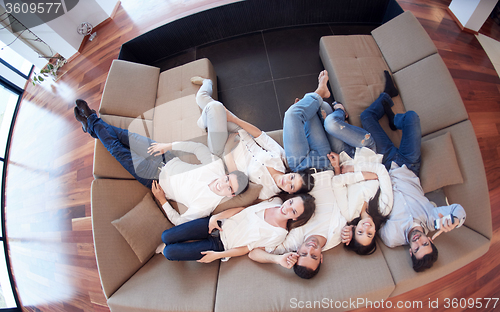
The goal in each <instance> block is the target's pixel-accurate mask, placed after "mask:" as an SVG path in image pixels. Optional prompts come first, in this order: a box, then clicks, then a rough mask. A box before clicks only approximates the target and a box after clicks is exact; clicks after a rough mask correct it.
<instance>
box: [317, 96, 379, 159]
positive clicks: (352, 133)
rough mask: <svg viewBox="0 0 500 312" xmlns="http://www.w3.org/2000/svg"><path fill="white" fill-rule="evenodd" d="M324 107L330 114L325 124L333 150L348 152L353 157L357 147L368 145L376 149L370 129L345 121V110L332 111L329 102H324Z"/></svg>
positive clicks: (373, 149) (338, 152)
mask: <svg viewBox="0 0 500 312" xmlns="http://www.w3.org/2000/svg"><path fill="white" fill-rule="evenodd" d="M322 108H323V110H324V111H325V112H326V113H327V115H328V116H327V117H326V118H325V122H324V124H325V131H326V132H327V133H328V140H329V141H330V146H331V148H332V151H334V152H335V153H337V154H340V153H341V152H346V153H347V154H348V155H349V156H351V157H354V154H355V153H356V148H357V147H367V148H369V149H371V150H372V151H374V152H375V151H376V146H375V140H374V139H373V138H372V136H371V134H370V133H369V132H368V131H366V130H365V129H363V128H360V127H356V126H353V125H351V124H348V123H347V122H345V112H344V110H342V109H340V108H338V109H336V110H335V111H333V112H332V108H331V107H330V105H329V104H327V103H324V105H323V106H322Z"/></svg>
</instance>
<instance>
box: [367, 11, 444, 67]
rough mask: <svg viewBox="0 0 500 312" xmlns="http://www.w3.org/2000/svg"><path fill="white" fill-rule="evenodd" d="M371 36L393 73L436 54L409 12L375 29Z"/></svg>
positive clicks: (430, 40) (430, 42) (429, 40)
mask: <svg viewBox="0 0 500 312" xmlns="http://www.w3.org/2000/svg"><path fill="white" fill-rule="evenodd" d="M372 36H373V38H374V39H375V41H376V42H377V45H378V47H379V48H380V51H382V54H383V55H384V59H385V61H386V62H387V64H388V65H389V68H390V69H391V71H392V72H393V73H394V72H397V71H398V70H400V69H402V68H404V67H406V66H408V65H411V64H413V63H415V62H416V61H418V60H420V59H423V58H425V57H427V56H429V55H431V54H433V53H437V48H436V46H435V45H434V43H433V42H432V39H431V38H430V37H429V35H428V34H427V32H426V31H425V29H424V28H423V27H422V25H421V24H420V22H419V21H418V20H417V19H416V18H415V16H414V15H413V14H412V13H411V12H410V11H407V12H405V13H403V14H401V15H399V16H397V17H395V18H393V19H392V20H390V21H388V22H387V23H385V24H383V25H382V26H379V27H377V28H375V29H374V30H373V31H372Z"/></svg>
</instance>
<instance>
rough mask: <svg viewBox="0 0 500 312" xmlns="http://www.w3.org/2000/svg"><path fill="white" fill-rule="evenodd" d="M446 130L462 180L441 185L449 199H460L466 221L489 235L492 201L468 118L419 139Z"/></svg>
mask: <svg viewBox="0 0 500 312" xmlns="http://www.w3.org/2000/svg"><path fill="white" fill-rule="evenodd" d="M445 132H449V133H450V134H451V140H452V142H453V146H454V147H455V154H456V157H457V161H458V166H459V167H460V172H461V173H462V177H463V180H464V182H463V183H461V184H454V185H449V186H445V187H444V188H443V190H444V193H445V194H446V197H447V198H448V201H449V203H450V204H451V203H459V204H460V205H462V206H463V207H464V209H465V211H466V212H467V219H466V220H465V225H466V226H467V227H469V228H471V229H473V230H474V231H476V232H478V233H480V234H482V235H484V236H485V237H487V238H489V239H491V237H492V224H491V205H490V196H489V193H488V183H487V181H486V173H485V171H484V164H483V159H482V156H481V151H480V149H479V144H478V142H477V138H476V135H475V134H474V128H473V127H472V124H471V122H470V121H469V120H467V121H464V122H461V123H458V124H456V125H453V126H451V127H448V128H446V129H443V130H440V131H438V132H436V133H433V134H429V135H427V136H425V137H423V138H422V142H425V141H426V140H429V139H433V138H435V137H437V136H439V135H442V134H443V133H445Z"/></svg>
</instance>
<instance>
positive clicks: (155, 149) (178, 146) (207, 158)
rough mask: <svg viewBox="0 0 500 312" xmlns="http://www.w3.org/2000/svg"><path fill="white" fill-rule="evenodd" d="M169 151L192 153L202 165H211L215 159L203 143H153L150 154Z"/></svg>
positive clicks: (154, 154) (149, 150) (149, 149)
mask: <svg viewBox="0 0 500 312" xmlns="http://www.w3.org/2000/svg"><path fill="white" fill-rule="evenodd" d="M168 151H183V152H188V153H192V154H194V155H195V156H196V158H198V160H199V161H200V162H201V163H202V164H208V163H211V162H212V161H213V160H214V158H213V155H212V153H211V152H210V150H209V149H208V147H207V146H206V145H204V144H202V143H197V142H191V141H183V142H173V143H151V146H150V147H149V148H148V153H149V154H150V155H153V156H158V155H161V154H165V153H166V152H168Z"/></svg>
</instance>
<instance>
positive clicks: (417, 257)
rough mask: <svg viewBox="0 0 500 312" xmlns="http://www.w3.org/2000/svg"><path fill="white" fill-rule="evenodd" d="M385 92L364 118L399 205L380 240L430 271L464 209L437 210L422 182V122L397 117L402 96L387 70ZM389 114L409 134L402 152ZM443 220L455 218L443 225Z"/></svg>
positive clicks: (462, 219)
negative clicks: (440, 240) (440, 239)
mask: <svg viewBox="0 0 500 312" xmlns="http://www.w3.org/2000/svg"><path fill="white" fill-rule="evenodd" d="M384 74H385V77H386V86H385V90H384V92H382V94H380V96H379V98H378V99H377V100H375V102H373V103H372V104H371V105H370V106H369V107H368V108H367V109H366V110H365V111H363V112H362V113H361V123H362V125H363V128H365V129H366V130H367V131H368V132H370V133H371V135H372V137H373V139H374V140H375V143H376V146H377V153H380V154H384V159H383V161H382V162H383V163H384V165H385V166H386V167H387V168H388V169H390V171H389V175H390V177H391V181H392V185H393V192H394V204H393V208H392V212H391V214H390V215H389V219H388V220H387V222H386V223H385V225H384V226H383V227H382V228H381V230H380V237H381V238H382V240H383V241H384V243H385V244H386V245H387V246H389V247H395V246H401V245H410V250H409V253H410V256H411V258H412V262H413V269H414V270H415V271H416V272H420V271H423V270H425V269H427V268H430V267H431V266H432V265H433V263H434V262H435V261H436V260H437V257H438V251H437V248H436V246H435V245H434V243H433V240H434V239H435V238H436V237H437V236H438V235H440V234H441V233H443V232H449V231H451V230H453V229H454V228H456V227H459V226H461V225H462V224H463V223H464V222H465V218H466V214H465V210H464V209H463V207H462V206H460V205H458V204H454V205H451V206H444V207H437V208H435V207H434V206H433V205H432V204H431V203H430V202H429V200H428V199H427V198H426V197H425V196H424V192H423V190H422V187H421V185H420V179H419V178H418V174H419V170H420V143H421V137H422V133H421V129H420V119H419V117H418V115H417V114H416V113H415V112H414V111H407V112H406V113H404V114H397V115H394V113H393V112H392V108H391V107H392V106H393V105H394V103H393V102H392V99H391V98H392V97H395V96H397V95H398V94H399V92H398V91H397V88H396V87H395V85H394V83H393V81H392V78H391V76H390V74H389V73H388V72H387V71H385V72H384ZM384 114H386V115H387V117H388V119H389V125H390V127H391V129H392V130H396V129H401V130H403V133H402V138H401V143H400V146H399V148H396V147H395V146H394V144H393V143H392V142H391V140H390V139H389V137H388V136H387V134H386V133H385V132H384V130H383V129H382V127H381V126H380V123H379V119H380V118H382V116H383V115H384ZM443 216H450V218H449V219H447V220H445V221H443V220H441V218H443ZM434 221H437V223H439V225H440V230H439V231H438V232H437V233H436V234H435V235H434V236H433V237H432V238H429V237H427V233H428V232H430V231H433V230H434Z"/></svg>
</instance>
